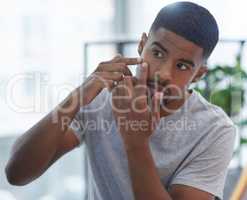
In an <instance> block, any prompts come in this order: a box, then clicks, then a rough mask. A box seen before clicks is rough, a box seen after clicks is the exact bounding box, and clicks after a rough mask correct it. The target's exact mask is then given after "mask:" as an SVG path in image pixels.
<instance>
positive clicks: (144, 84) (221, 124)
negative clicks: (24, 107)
mask: <svg viewBox="0 0 247 200" xmlns="http://www.w3.org/2000/svg"><path fill="white" fill-rule="evenodd" d="M217 42H218V27H217V24H216V21H215V19H214V17H213V16H212V15H211V14H210V13H209V11H207V10H206V9H205V8H203V7H201V6H199V5H197V4H194V3H190V2H177V3H174V4H170V5H168V6H166V7H164V8H163V9H161V11H160V12H159V13H158V15H157V17H156V19H155V20H154V22H153V24H152V27H151V29H150V32H149V34H148V36H147V35H146V34H143V36H142V38H141V41H140V43H139V47H138V52H139V54H140V57H141V58H124V57H122V56H116V57H115V58H113V59H112V60H110V61H107V62H102V63H100V64H99V66H98V67H97V69H96V70H95V72H94V73H93V74H92V75H91V76H90V77H89V78H88V79H87V80H86V81H85V82H84V83H83V84H82V85H81V86H80V87H79V88H77V89H76V90H75V91H73V92H72V93H71V94H70V95H69V96H68V97H67V98H66V99H65V100H64V101H63V102H62V103H61V104H60V105H59V106H58V107H57V108H56V109H55V110H53V111H52V112H51V113H50V114H48V115H47V116H46V117H45V118H44V119H42V120H41V121H40V122H38V123H37V124H36V125H35V126H34V127H32V128H31V129H30V130H28V131H27V132H26V133H25V134H24V135H23V136H21V137H20V138H19V139H18V140H17V141H16V143H15V144H14V146H13V150H12V156H11V158H10V160H9V162H8V165H7V166H6V174H7V178H8V180H9V182H10V183H12V184H15V185H24V184H27V183H29V182H31V181H32V180H34V179H35V178H37V177H39V176H40V175H41V174H42V173H43V172H44V171H45V170H46V169H47V168H48V167H49V166H50V165H51V164H52V163H54V162H55V161H56V160H57V159H58V158H59V157H61V156H62V155H63V154H65V153H66V152H68V151H70V150H72V149H73V148H75V147H76V146H79V144H82V143H85V145H86V149H87V152H86V153H87V154H88V160H87V166H88V174H87V175H88V180H89V182H88V185H87V186H88V195H89V199H104V200H108V199H114V200H115V199H126V200H130V199H136V200H146V199H147V200H150V199H155V200H159V199H160V200H168V199H169V200H171V199H174V200H191V199H201V200H209V199H214V198H220V199H222V196H223V194H222V193H223V187H224V182H225V177H226V172H227V166H228V164H229V162H230V160H231V156H232V152H233V143H234V138H235V126H234V125H233V123H232V121H231V120H230V119H229V118H228V117H227V116H226V114H225V113H224V112H223V111H222V110H221V109H220V108H218V107H217V106H214V105H212V104H210V103H209V102H207V101H206V100H205V99H204V98H203V97H202V96H201V95H200V94H199V93H197V92H196V91H193V90H189V89H188V87H189V85H190V83H191V82H196V81H197V80H199V79H200V78H201V77H202V75H203V74H205V72H206V71H207V68H206V66H205V63H206V60H207V59H208V57H209V56H210V54H211V53H212V51H213V49H214V47H215V45H216V43H217ZM135 64H138V70H137V75H136V77H133V76H132V75H131V72H130V71H129V69H128V67H127V66H128V65H135ZM105 87H108V89H109V91H108V90H106V89H104V88H105ZM54 116H55V117H56V123H54ZM65 119H66V120H65ZM65 121H66V123H65ZM71 122H72V123H71Z"/></svg>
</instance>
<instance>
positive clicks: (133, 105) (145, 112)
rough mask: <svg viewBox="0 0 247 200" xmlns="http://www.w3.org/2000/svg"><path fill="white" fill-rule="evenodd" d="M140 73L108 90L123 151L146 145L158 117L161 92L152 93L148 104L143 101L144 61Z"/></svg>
mask: <svg viewBox="0 0 247 200" xmlns="http://www.w3.org/2000/svg"><path fill="white" fill-rule="evenodd" d="M140 73H141V74H140V77H139V79H137V80H135V79H133V78H132V77H130V76H124V77H123V80H122V81H120V82H119V84H118V86H117V87H115V88H114V89H113V91H112V105H113V113H114V116H115V119H116V121H117V126H118V128H119V131H120V133H121V136H122V138H123V142H124V145H125V148H126V149H127V150H128V149H133V148H138V147H142V146H143V145H147V144H148V139H149V137H150V136H151V134H152V133H153V131H154V130H155V128H156V125H157V123H158V122H159V120H160V112H159V108H160V103H159V102H160V98H162V97H161V93H158V92H156V93H155V95H154V96H153V98H152V105H148V101H147V86H146V82H147V73H148V64H147V63H142V66H141V72H140Z"/></svg>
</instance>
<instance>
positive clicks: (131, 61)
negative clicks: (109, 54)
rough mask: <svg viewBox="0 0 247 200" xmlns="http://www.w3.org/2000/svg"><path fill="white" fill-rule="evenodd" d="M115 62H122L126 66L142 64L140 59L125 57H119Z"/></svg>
mask: <svg viewBox="0 0 247 200" xmlns="http://www.w3.org/2000/svg"><path fill="white" fill-rule="evenodd" d="M117 62H123V63H126V64H127V65H136V64H140V63H142V58H140V57H139V58H126V57H120V58H118V59H117Z"/></svg>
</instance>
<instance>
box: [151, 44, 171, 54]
mask: <svg viewBox="0 0 247 200" xmlns="http://www.w3.org/2000/svg"><path fill="white" fill-rule="evenodd" d="M153 45H156V46H158V47H159V48H161V49H162V50H163V51H164V52H166V53H168V50H167V49H166V48H165V47H164V46H163V45H162V44H160V43H159V42H153Z"/></svg>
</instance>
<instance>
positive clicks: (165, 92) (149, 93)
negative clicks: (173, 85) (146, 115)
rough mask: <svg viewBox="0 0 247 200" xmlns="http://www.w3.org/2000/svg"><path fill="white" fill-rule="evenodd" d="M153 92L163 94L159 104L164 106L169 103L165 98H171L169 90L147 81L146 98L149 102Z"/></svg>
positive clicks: (166, 87)
mask: <svg viewBox="0 0 247 200" xmlns="http://www.w3.org/2000/svg"><path fill="white" fill-rule="evenodd" d="M155 92H161V93H163V99H161V101H160V104H161V105H166V104H167V103H168V101H169V99H168V98H166V97H168V96H171V90H170V89H169V88H168V86H164V85H160V84H158V83H155V82H154V81H148V82H147V96H148V99H149V101H150V100H151V99H152V98H153V96H154V94H155Z"/></svg>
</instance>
